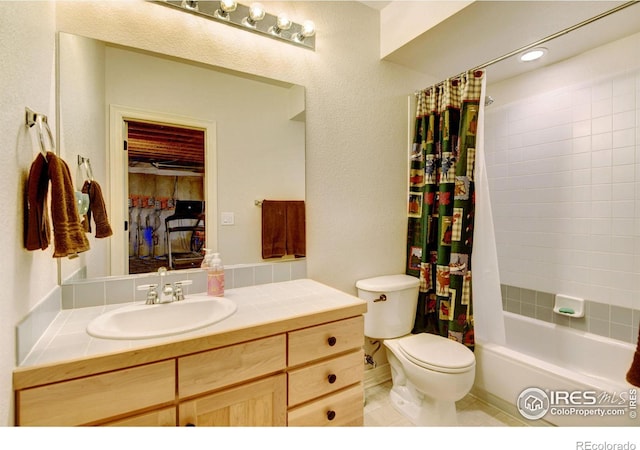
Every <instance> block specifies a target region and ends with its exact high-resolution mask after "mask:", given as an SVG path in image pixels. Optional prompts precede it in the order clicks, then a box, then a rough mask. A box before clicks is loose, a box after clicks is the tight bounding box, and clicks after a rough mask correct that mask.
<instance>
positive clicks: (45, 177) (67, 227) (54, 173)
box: [25, 152, 89, 258]
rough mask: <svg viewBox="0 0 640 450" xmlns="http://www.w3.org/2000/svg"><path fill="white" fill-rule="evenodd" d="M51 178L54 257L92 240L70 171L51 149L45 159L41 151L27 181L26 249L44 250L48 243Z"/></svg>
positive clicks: (84, 246)
mask: <svg viewBox="0 0 640 450" xmlns="http://www.w3.org/2000/svg"><path fill="white" fill-rule="evenodd" d="M32 175H33V177H32ZM49 182H51V222H52V223H53V244H54V250H53V257H54V258H61V257H64V256H74V255H76V254H77V253H80V252H84V251H87V250H89V241H88V240H87V237H86V236H85V235H84V230H83V229H82V227H81V225H80V217H79V216H78V210H77V207H76V199H75V194H74V190H73V182H72V181H71V172H70V171H69V167H68V166H67V164H66V163H65V162H64V161H63V160H62V159H60V158H58V157H57V156H56V155H55V154H54V153H52V152H47V157H46V161H45V160H44V158H43V157H42V155H40V154H39V155H38V157H37V158H36V160H35V161H34V163H33V164H32V166H31V171H30V173H29V181H28V182H27V198H28V199H29V204H28V208H29V214H28V219H27V220H28V222H27V227H26V228H27V236H26V240H25V241H26V242H25V244H26V247H27V250H38V249H42V250H44V249H45V248H47V247H48V246H49V233H50V231H49V223H48V216H47V207H46V206H47V202H46V193H47V185H48V183H49Z"/></svg>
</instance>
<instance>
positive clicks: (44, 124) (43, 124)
mask: <svg viewBox="0 0 640 450" xmlns="http://www.w3.org/2000/svg"><path fill="white" fill-rule="evenodd" d="M25 110H26V111H25V122H26V124H27V126H28V127H29V128H31V127H33V126H34V125H37V126H38V138H39V140H40V153H42V155H43V156H45V157H46V156H47V146H46V145H45V142H44V132H45V130H46V132H47V136H48V138H49V143H50V144H51V152H53V153H55V151H56V143H55V141H54V140H53V133H51V128H49V123H48V121H47V116H45V115H44V114H38V113H36V112H34V111H32V110H31V109H29V108H25Z"/></svg>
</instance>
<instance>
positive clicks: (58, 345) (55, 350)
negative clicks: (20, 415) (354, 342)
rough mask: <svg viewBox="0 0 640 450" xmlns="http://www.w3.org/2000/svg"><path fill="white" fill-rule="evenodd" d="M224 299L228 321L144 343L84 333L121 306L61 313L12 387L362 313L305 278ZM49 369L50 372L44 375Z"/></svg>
mask: <svg viewBox="0 0 640 450" xmlns="http://www.w3.org/2000/svg"><path fill="white" fill-rule="evenodd" d="M224 296H225V297H226V298H228V299H230V300H233V301H234V302H236V304H237V310H236V312H235V314H233V315H232V316H231V317H229V318H227V319H225V320H223V321H221V322H218V323H216V324H213V325H210V326H207V327H205V328H201V329H199V330H194V331H190V332H187V333H181V334H178V335H173V336H167V337H161V338H154V339H143V340H113V339H100V338H94V337H92V336H90V335H89V334H87V332H86V327H87V325H88V323H89V322H90V321H91V320H92V319H93V318H95V317H97V316H98V315H100V314H102V313H104V312H105V311H108V310H111V309H115V308H119V307H122V306H126V305H124V304H120V305H110V306H97V307H89V308H80V309H71V310H62V311H60V313H59V314H58V315H57V317H56V318H55V320H54V321H53V323H52V324H51V326H50V327H49V328H48V330H47V331H46V332H45V333H44V335H43V336H42V337H41V338H40V340H39V341H38V343H37V344H36V346H35V347H34V348H33V350H32V351H31V353H30V354H29V355H28V357H27V358H26V359H25V361H24V362H23V363H22V364H21V365H20V366H19V367H18V368H17V369H16V370H15V371H14V387H16V388H17V387H21V388H24V387H28V386H33V385H37V384H40V383H44V382H52V381H56V378H57V375H52V372H58V373H64V376H65V377H67V378H68V377H69V376H85V375H90V374H92V373H98V372H102V371H108V370H113V369H115V368H118V367H122V366H123V364H124V365H135V364H144V363H147V362H153V361H157V360H161V359H166V358H172V357H176V356H180V355H185V354H188V353H195V352H198V351H203V350H206V349H209V348H214V347H221V346H226V345H231V344H234V343H237V342H242V341H247V340H252V339H258V338H261V337H264V336H269V335H273V334H277V333H282V332H287V331H291V330H295V329H298V328H303V327H307V326H312V325H314V324H316V323H319V322H330V321H333V320H340V319H342V318H345V317H349V316H354V315H359V314H363V313H365V312H366V310H367V304H366V302H365V301H363V300H361V299H359V298H358V297H355V296H353V295H350V294H347V293H344V292H342V291H339V290H337V289H334V288H331V287H329V286H326V285H324V284H322V283H319V282H317V281H313V280H310V279H301V280H293V281H285V282H280V283H272V284H263V285H257V286H250V287H243V288H237V289H229V290H226V291H225V294H224ZM187 298H188V295H187ZM54 366H55V368H56V370H55V371H52V370H49V369H50V368H52V367H54ZM16 384H17V385H18V386H15V385H16Z"/></svg>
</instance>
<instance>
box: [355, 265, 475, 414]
mask: <svg viewBox="0 0 640 450" xmlns="http://www.w3.org/2000/svg"><path fill="white" fill-rule="evenodd" d="M356 288H357V289H358V296H359V297H360V298H362V299H363V300H366V301H367V312H366V313H365V314H364V329H365V330H364V331H365V333H364V334H365V336H367V337H368V338H371V339H380V340H383V343H384V346H385V348H386V350H387V351H386V355H387V359H388V360H389V366H390V367H391V380H392V384H393V386H392V388H391V392H390V394H389V395H390V398H391V402H392V404H393V406H394V408H395V409H396V410H397V411H399V412H400V413H401V414H403V415H404V416H405V417H407V418H408V419H409V420H410V421H411V422H412V423H413V424H415V425H418V426H451V425H456V424H457V417H456V407H455V402H456V401H458V400H460V399H462V398H463V397H464V396H465V395H467V394H468V393H469V391H470V390H471V387H472V386H473V382H474V379H475V356H474V354H473V352H472V351H471V350H469V349H468V348H467V347H466V346H464V345H463V344H461V343H458V342H456V341H453V340H450V339H446V338H444V337H442V336H438V335H434V334H428V333H419V334H411V329H412V328H413V322H414V320H415V314H416V307H417V303H418V288H419V280H418V279H417V278H415V277H411V276H408V275H388V276H383V277H376V278H369V279H366V280H360V281H358V282H357V283H356Z"/></svg>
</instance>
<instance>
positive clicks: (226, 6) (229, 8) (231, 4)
mask: <svg viewBox="0 0 640 450" xmlns="http://www.w3.org/2000/svg"><path fill="white" fill-rule="evenodd" d="M237 8H238V2H236V0H222V1H221V2H220V7H219V8H218V9H216V12H215V13H213V14H214V16H215V18H216V19H221V20H229V18H230V17H231V16H230V15H229V13H232V12H234V11H235V10H236V9H237Z"/></svg>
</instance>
